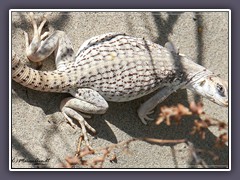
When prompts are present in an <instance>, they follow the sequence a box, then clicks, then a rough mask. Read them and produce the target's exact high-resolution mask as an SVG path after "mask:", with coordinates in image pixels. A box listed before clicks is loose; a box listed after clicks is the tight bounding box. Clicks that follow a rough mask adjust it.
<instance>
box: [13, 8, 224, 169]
mask: <svg viewBox="0 0 240 180" xmlns="http://www.w3.org/2000/svg"><path fill="white" fill-rule="evenodd" d="M41 14H42V13H37V16H38V15H39V16H40V15H41ZM45 14H47V15H48V20H49V24H48V27H49V29H50V30H53V29H55V30H57V29H58V30H63V31H65V32H66V33H67V34H68V36H69V38H70V40H71V41H72V43H73V46H74V50H75V52H76V51H77V50H78V48H79V47H80V45H81V44H82V43H83V42H84V41H85V40H87V39H89V38H91V37H92V36H96V35H99V34H103V33H107V32H124V33H127V34H130V35H132V36H136V37H144V38H145V39H148V40H152V41H154V42H156V43H159V44H161V45H164V44H165V43H166V42H167V41H171V42H173V43H174V44H175V46H176V47H178V48H179V51H180V53H183V54H186V55H187V56H189V57H191V58H193V59H194V60H195V61H196V62H198V63H199V64H202V65H203V66H205V67H207V68H208V69H210V70H211V71H213V72H215V73H216V74H220V75H221V77H222V78H223V79H226V80H227V79H228V12H204V13H194V12H153V13H151V12H46V13H45ZM23 31H26V32H29V33H30V35H32V26H31V24H30V21H29V20H28V18H27V17H26V13H24V12H13V13H12V49H13V50H14V51H15V52H16V54H17V55H18V57H19V58H21V60H22V61H25V62H26V63H28V64H29V65H31V64H30V63H29V62H28V61H27V58H26V55H25V53H24V52H25V51H24V48H25V41H24V36H23ZM54 68H55V67H54V64H53V56H51V57H50V58H49V60H48V61H46V62H44V65H43V70H46V69H47V70H52V69H54ZM67 96H69V95H67V94H58V93H43V92H38V91H34V90H30V89H27V88H25V87H23V86H21V85H19V84H17V83H15V82H14V81H13V82H12V121H11V122H12V150H11V152H12V153H11V154H10V155H11V156H12V168H56V167H59V165H60V164H61V163H63V162H65V157H66V156H73V155H74V153H75V151H76V149H77V144H78V138H79V135H80V133H81V129H80V128H77V129H73V128H72V127H70V126H69V124H68V123H66V120H64V117H63V116H62V114H61V113H60V112H59V104H60V102H61V100H62V99H63V98H64V97H67ZM147 98H148V97H143V98H140V99H138V100H134V101H131V102H126V103H112V102H111V103H109V106H110V108H109V110H108V111H107V113H106V114H104V115H94V116H92V118H91V119H90V120H88V122H89V123H90V124H91V125H92V126H93V127H94V128H95V129H96V130H97V131H98V134H97V135H96V136H94V137H93V136H92V135H89V138H90V142H91V143H92V146H93V147H94V148H96V147H104V146H107V145H109V144H112V143H118V142H121V141H125V140H128V139H130V138H132V137H150V138H158V139H182V138H188V139H190V141H191V142H192V143H193V145H194V147H195V148H198V149H204V150H205V151H211V152H214V153H215V154H217V155H219V157H220V159H219V160H216V161H214V160H213V158H212V156H211V155H209V154H208V153H202V154H201V155H200V157H201V158H202V160H203V161H204V162H205V163H206V165H207V166H208V167H210V168H216V167H218V168H219V167H226V166H227V164H228V147H227V146H224V147H223V148H221V149H216V148H214V146H213V145H214V142H215V139H216V137H218V135H219V134H220V133H219V131H218V129H217V128H210V129H209V130H208V131H207V134H206V139H205V140H201V139H200V138H199V137H197V136H196V137H195V136H194V137H193V136H191V135H190V134H189V132H190V131H191V129H192V126H193V120H194V118H188V119H184V120H183V121H182V123H181V124H180V125H178V126H176V125H172V126H167V125H166V124H164V123H163V124H161V125H159V126H156V125H155V123H154V122H149V124H148V125H147V126H145V125H144V124H142V123H141V121H140V119H139V118H138V116H137V113H136V110H137V108H138V107H139V105H140V104H141V103H143V102H144V101H145V100H147ZM193 99H195V100H201V101H202V102H203V103H204V110H205V112H206V113H207V114H208V115H209V116H211V117H214V118H217V119H220V120H222V121H224V122H226V123H227V122H228V109H227V108H224V107H220V106H218V105H216V104H214V103H212V102H210V101H208V100H206V99H204V98H203V99H202V98H199V97H198V96H196V95H195V94H192V93H191V92H190V91H187V90H179V91H177V92H176V93H174V94H173V95H171V96H170V97H169V98H167V99H166V100H165V101H164V102H163V103H161V104H160V106H163V105H176V104H178V103H182V104H184V105H188V103H189V102H190V101H192V100H193ZM160 106H158V107H157V109H156V112H155V114H154V116H155V117H157V116H158V113H159V107H160ZM129 151H130V153H126V152H125V151H124V152H122V151H121V148H119V149H117V150H114V152H115V153H116V155H117V161H115V162H110V161H109V160H106V161H105V162H104V164H103V167H104V168H190V167H194V168H195V167H196V168H197V167H200V168H201V167H203V166H201V165H199V166H195V162H194V159H193V158H192V156H191V151H190V148H189V145H188V144H186V143H180V144H162V145H159V144H155V143H147V142H142V141H137V142H133V143H131V144H130V147H129ZM39 161H42V163H39Z"/></svg>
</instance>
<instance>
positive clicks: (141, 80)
mask: <svg viewBox="0 0 240 180" xmlns="http://www.w3.org/2000/svg"><path fill="white" fill-rule="evenodd" d="M30 19H31V22H32V26H33V31H34V34H33V38H32V40H31V42H29V37H28V34H27V33H26V32H25V31H24V35H25V42H26V56H27V58H28V59H29V60H30V61H33V62H37V63H41V62H42V61H43V60H45V59H47V57H48V56H50V55H51V54H52V53H54V54H55V65H56V69H55V70H53V71H40V70H36V69H33V68H31V67H29V66H27V65H26V64H24V63H23V62H21V60H20V59H19V58H18V57H17V55H16V54H15V53H14V52H13V53H12V58H11V59H12V79H13V80H14V81H16V82H18V83H20V84H21V85H23V86H25V87H27V88H30V89H33V90H37V91H43V92H57V93H69V94H71V95H72V97H68V98H65V99H63V100H62V101H61V104H60V110H61V112H62V114H63V116H64V117H65V118H66V119H67V121H68V122H69V124H70V125H71V126H73V127H75V126H76V123H74V121H73V120H77V121H78V122H79V124H80V127H81V129H82V134H83V137H84V140H85V143H86V145H87V146H88V147H90V148H91V146H90V143H89V139H88V136H87V129H88V130H90V131H91V132H93V133H95V132H96V130H95V129H94V128H93V127H91V126H90V125H89V124H88V123H87V121H86V119H87V118H90V114H104V113H105V112H106V111H107V109H108V103H107V101H113V102H126V101H131V100H134V99H137V98H140V97H142V96H145V95H148V94H150V93H152V92H156V93H155V94H154V95H153V96H152V97H150V98H149V99H148V100H147V101H146V102H145V103H143V104H142V105H140V107H139V109H138V110H137V113H138V116H139V118H140V120H141V121H142V123H144V124H147V120H153V118H150V117H149V115H150V114H152V113H153V112H154V108H155V107H156V106H157V105H158V104H159V103H161V102H163V101H164V100H165V99H166V98H167V97H168V96H169V95H171V94H172V93H173V92H175V91H177V90H178V89H184V88H185V89H189V90H192V91H194V92H196V93H198V94H200V95H202V96H203V97H206V98H208V99H209V100H210V101H212V102H215V103H217V104H219V105H220V106H225V107H227V106H228V83H227V81H224V80H223V79H221V78H220V77H219V75H216V74H214V73H213V72H211V71H210V70H208V69H206V68H205V67H203V66H201V65H199V64H197V63H195V62H194V61H193V60H192V59H191V58H190V57H188V56H186V55H183V54H179V53H178V52H177V51H176V50H175V48H174V46H173V45H172V44H171V43H166V44H165V46H164V47H163V46H161V45H159V44H156V43H154V42H151V41H149V40H146V39H144V38H137V37H132V36H129V35H126V34H125V33H114V32H113V33H106V34H102V35H98V36H95V37H92V38H90V39H88V40H86V41H85V42H84V43H83V44H82V45H81V46H80V48H79V50H78V52H77V53H76V54H75V53H74V51H73V47H72V44H71V41H70V40H69V38H68V36H67V35H66V33H65V32H63V31H60V30H56V31H54V32H53V33H51V34H50V33H49V32H48V31H47V32H45V33H42V29H43V27H44V25H45V23H46V22H47V18H46V17H44V18H43V20H42V22H41V23H40V25H39V27H38V26H37V22H36V20H35V18H34V14H33V13H30Z"/></svg>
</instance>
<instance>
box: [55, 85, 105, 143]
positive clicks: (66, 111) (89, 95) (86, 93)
mask: <svg viewBox="0 0 240 180" xmlns="http://www.w3.org/2000/svg"><path fill="white" fill-rule="evenodd" d="M71 94H72V95H73V96H74V97H70V98H66V99H64V100H63V101H62V102H61V106H60V109H61V112H62V113H63V115H64V116H65V117H66V119H67V120H68V122H69V123H70V125H71V126H74V127H75V126H76V125H75V124H74V123H73V119H74V120H77V121H78V122H79V124H80V126H81V128H82V134H83V136H84V140H85V143H86V145H87V146H88V147H89V148H91V146H90V144H89V140H88V136H87V130H86V128H87V129H89V130H90V131H91V132H93V133H95V132H96V131H95V129H94V128H92V127H91V126H90V125H89V124H88V123H87V122H86V120H85V118H89V117H90V116H89V115H86V114H85V113H87V114H104V113H105V112H106V111H107V109H108V103H107V102H106V101H105V99H104V98H103V97H102V96H101V95H100V94H99V93H98V92H96V91H94V90H92V89H88V88H82V89H78V90H77V91H71ZM84 117H85V118H84Z"/></svg>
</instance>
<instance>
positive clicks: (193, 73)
mask: <svg viewBox="0 0 240 180" xmlns="http://www.w3.org/2000/svg"><path fill="white" fill-rule="evenodd" d="M179 64H180V65H179V66H180V68H181V69H182V70H183V72H184V74H185V75H186V86H189V87H190V86H191V85H193V84H195V83H196V82H197V81H198V80H199V79H201V78H204V77H207V76H209V75H211V74H213V73H212V72H211V71H209V70H207V69H206V68H205V67H203V66H201V65H199V64H197V63H195V62H194V61H192V60H191V59H190V58H188V57H186V56H180V61H179Z"/></svg>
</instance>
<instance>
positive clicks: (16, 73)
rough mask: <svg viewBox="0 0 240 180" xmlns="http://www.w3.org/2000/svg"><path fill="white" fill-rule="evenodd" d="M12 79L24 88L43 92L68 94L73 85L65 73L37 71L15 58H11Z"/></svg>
mask: <svg viewBox="0 0 240 180" xmlns="http://www.w3.org/2000/svg"><path fill="white" fill-rule="evenodd" d="M12 79H13V80H14V81H16V82H18V83H20V84H21V85H23V86H25V87H28V88H30V89H34V90H38V91H43V92H63V93H64V92H68V90H69V89H70V88H71V87H73V83H74V81H71V79H70V78H69V77H68V75H67V73H66V72H61V71H58V70H55V71H51V72H50V71H38V70H35V69H33V68H30V67H28V66H26V65H25V64H23V63H22V62H21V61H20V60H19V59H17V58H16V57H13V58H12Z"/></svg>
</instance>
